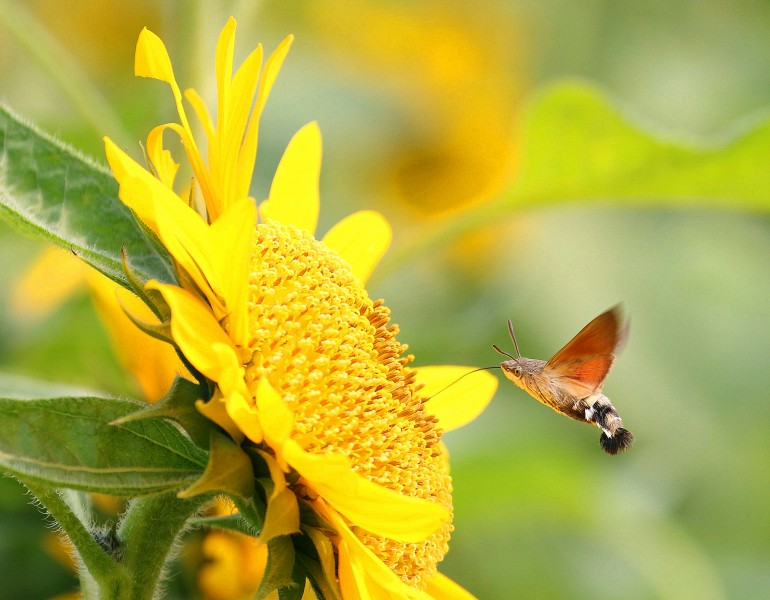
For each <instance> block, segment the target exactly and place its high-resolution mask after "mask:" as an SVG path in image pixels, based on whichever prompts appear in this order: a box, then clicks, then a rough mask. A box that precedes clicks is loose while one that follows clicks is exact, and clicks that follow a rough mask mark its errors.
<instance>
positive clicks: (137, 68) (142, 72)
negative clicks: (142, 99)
mask: <svg viewBox="0 0 770 600" xmlns="http://www.w3.org/2000/svg"><path fill="white" fill-rule="evenodd" d="M134 74H135V75H136V76H137V77H151V78H152V79H159V80H160V81H165V82H166V83H169V84H171V85H172V87H173V86H176V79H175V78H174V68H173V67H172V66H171V59H170V58H169V56H168V51H167V50H166V46H165V44H164V43H163V40H161V39H160V38H159V37H158V36H157V35H156V34H154V33H153V32H152V31H150V30H149V29H147V28H146V27H145V28H144V29H142V32H141V33H140V34H139V40H138V41H137V42H136V54H135V56H134ZM178 89H179V88H178V87H177V90H178Z"/></svg>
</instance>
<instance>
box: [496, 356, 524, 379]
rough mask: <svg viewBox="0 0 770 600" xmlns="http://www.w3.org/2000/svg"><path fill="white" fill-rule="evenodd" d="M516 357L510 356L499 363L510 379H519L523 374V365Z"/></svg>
mask: <svg viewBox="0 0 770 600" xmlns="http://www.w3.org/2000/svg"><path fill="white" fill-rule="evenodd" d="M519 361H520V359H518V358H511V360H505V361H503V362H501V363H500V368H501V369H502V370H503V373H505V376H506V377H507V378H508V379H510V380H511V381H516V380H517V379H521V378H522V376H523V375H524V367H523V366H522V364H521V363H520V362H519Z"/></svg>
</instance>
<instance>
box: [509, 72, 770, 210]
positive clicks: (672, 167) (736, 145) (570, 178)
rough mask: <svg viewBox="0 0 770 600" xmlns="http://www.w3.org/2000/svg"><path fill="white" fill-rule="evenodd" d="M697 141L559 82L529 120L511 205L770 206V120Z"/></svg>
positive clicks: (584, 87)
mask: <svg viewBox="0 0 770 600" xmlns="http://www.w3.org/2000/svg"><path fill="white" fill-rule="evenodd" d="M755 125H756V126H755V127H754V128H753V129H751V130H749V131H746V130H742V131H739V132H736V131H733V132H729V133H728V135H726V136H724V138H723V139H722V140H720V142H719V143H713V144H708V145H707V144H693V143H690V142H682V141H676V140H673V139H671V138H666V137H663V136H660V135H657V134H655V133H651V132H647V131H644V130H643V129H642V128H641V127H639V126H638V125H635V124H633V123H632V122H630V121H629V120H628V119H627V118H626V117H625V116H624V115H623V113H622V112H621V111H620V110H619V109H618V108H617V107H616V106H613V105H612V103H611V102H610V101H609V100H608V99H607V98H606V97H605V96H604V95H603V94H602V93H601V92H599V91H598V90H596V89H595V88H592V87H591V86H589V85H587V84H584V83H575V82H566V83H560V84H557V85H554V86H552V87H550V88H548V89H546V90H545V91H544V92H543V93H542V94H540V95H539V96H538V97H537V98H536V100H535V102H534V103H533V105H532V107H531V109H530V111H529V113H528V115H527V117H526V121H525V127H524V135H523V145H524V148H523V157H522V162H521V169H520V171H519V173H518V177H517V179H516V181H515V185H514V187H513V188H512V190H511V191H510V193H509V194H508V195H507V197H506V198H505V199H504V200H503V204H504V205H506V206H510V207H520V206H525V205H528V206H529V205H535V206H537V205H544V204H552V203H555V202H564V201H569V200H606V201H612V202H613V203H614V204H623V205H632V206H639V205H649V204H657V205H663V206H716V207H724V208H739V209H744V210H745V209H752V210H756V209H760V210H768V209H770V178H768V177H767V160H766V157H767V156H768V155H770V121H767V120H764V121H763V122H760V123H758V124H755Z"/></svg>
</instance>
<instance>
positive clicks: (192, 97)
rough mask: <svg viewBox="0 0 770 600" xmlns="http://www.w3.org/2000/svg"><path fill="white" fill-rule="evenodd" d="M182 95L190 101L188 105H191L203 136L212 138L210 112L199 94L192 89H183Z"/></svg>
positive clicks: (213, 130) (212, 123)
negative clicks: (201, 128)
mask: <svg viewBox="0 0 770 600" xmlns="http://www.w3.org/2000/svg"><path fill="white" fill-rule="evenodd" d="M184 97H185V99H186V100H187V101H188V102H189V103H190V106H192V108H193V112H194V113H195V116H196V117H198V121H200V124H201V127H203V133H204V134H205V136H206V137H207V138H208V139H209V140H212V139H214V132H215V129H214V122H213V121H212V120H211V114H210V113H209V109H208V107H207V106H206V103H205V102H204V101H203V98H201V97H200V94H198V92H196V91H195V90H193V89H188V90H185V91H184Z"/></svg>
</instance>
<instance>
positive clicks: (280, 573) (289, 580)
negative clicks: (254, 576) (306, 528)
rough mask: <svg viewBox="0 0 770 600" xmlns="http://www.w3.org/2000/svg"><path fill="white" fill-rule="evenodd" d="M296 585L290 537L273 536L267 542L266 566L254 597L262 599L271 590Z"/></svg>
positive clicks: (258, 599)
mask: <svg viewBox="0 0 770 600" xmlns="http://www.w3.org/2000/svg"><path fill="white" fill-rule="evenodd" d="M297 586H298V584H297V582H296V581H295V580H294V544H292V541H291V537H289V536H287V535H282V536H279V537H274V538H273V539H271V540H270V541H269V542H268V543H267V566H266V567H265V574H264V576H263V577H262V583H260V585H259V589H258V590H257V593H256V594H255V596H254V599H255V600H264V599H265V598H266V597H267V595H268V594H269V593H270V592H272V591H275V590H279V593H280V590H284V591H288V589H290V588H295V587H297ZM300 597H301V595H300Z"/></svg>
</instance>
